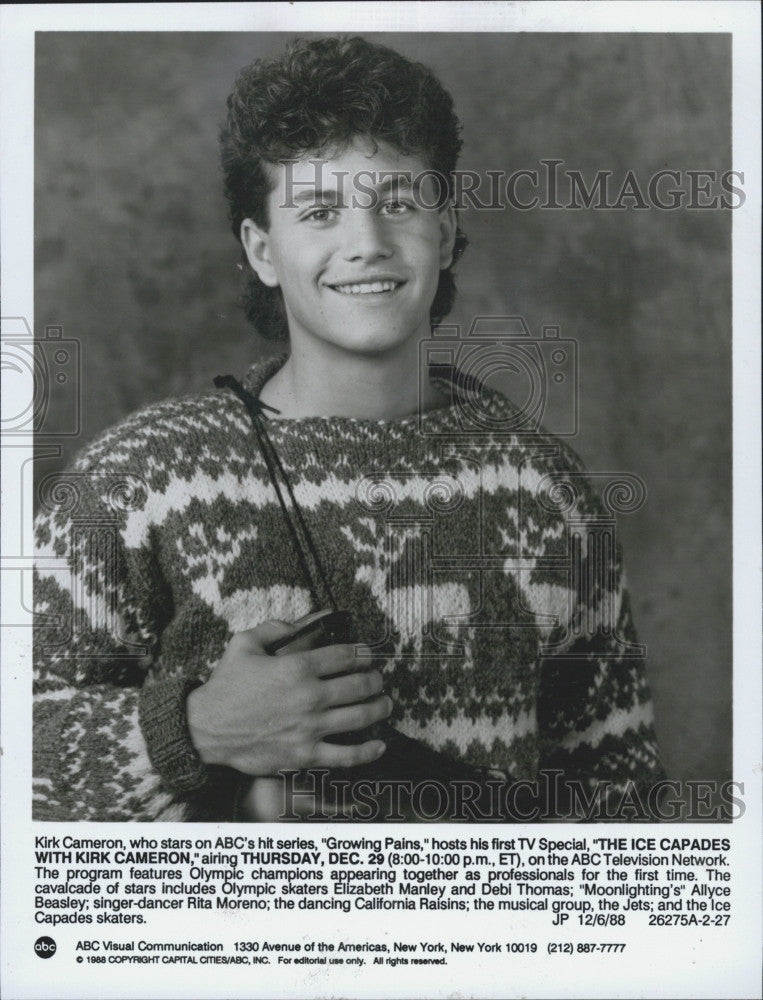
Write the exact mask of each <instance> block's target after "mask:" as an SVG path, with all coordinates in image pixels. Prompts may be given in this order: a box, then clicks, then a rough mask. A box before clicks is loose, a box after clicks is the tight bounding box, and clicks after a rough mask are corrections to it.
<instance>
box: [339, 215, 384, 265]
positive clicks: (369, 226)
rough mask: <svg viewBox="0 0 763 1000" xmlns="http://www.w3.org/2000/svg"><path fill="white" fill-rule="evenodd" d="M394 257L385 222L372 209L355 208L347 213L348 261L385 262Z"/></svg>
mask: <svg viewBox="0 0 763 1000" xmlns="http://www.w3.org/2000/svg"><path fill="white" fill-rule="evenodd" d="M391 255H392V246H391V244H390V240H389V234H388V233H387V232H386V230H385V226H384V221H383V220H382V219H381V218H380V217H379V216H378V215H377V213H376V212H374V211H373V210H372V209H367V208H359V207H355V208H352V209H350V210H349V211H348V212H347V213H346V224H345V232H344V258H345V260H348V261H364V262H365V261H373V260H380V259H381V260H385V259H387V258H388V257H390V256H391Z"/></svg>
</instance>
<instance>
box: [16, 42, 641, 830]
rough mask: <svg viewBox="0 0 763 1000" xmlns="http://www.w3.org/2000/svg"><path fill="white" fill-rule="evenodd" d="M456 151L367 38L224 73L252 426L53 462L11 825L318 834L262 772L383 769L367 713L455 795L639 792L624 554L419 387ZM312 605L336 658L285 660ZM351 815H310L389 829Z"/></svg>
mask: <svg viewBox="0 0 763 1000" xmlns="http://www.w3.org/2000/svg"><path fill="white" fill-rule="evenodd" d="M458 133H459V124H458V120H457V119H456V116H455V114H454V111H453V107H452V102H451V99H450V97H449V96H448V95H447V93H446V92H445V91H444V90H443V89H442V87H441V86H440V84H439V83H438V82H437V80H436V79H435V78H434V77H433V76H432V74H431V73H430V72H429V71H428V70H426V69H425V68H424V67H422V66H419V65H417V64H413V63H411V62H409V61H408V60H406V59H404V58H403V57H401V56H399V55H398V54H396V53H394V52H391V51H390V50H387V49H384V48H381V47H379V46H375V45H372V44H370V43H369V42H367V41H364V40H363V39H358V38H355V39H335V38H324V39H319V40H315V41H309V42H298V43H295V44H294V45H292V46H291V47H290V48H289V49H288V50H287V51H286V52H285V53H283V54H282V55H280V56H278V57H276V58H275V59H273V60H270V61H263V62H259V63H256V64H254V65H253V66H252V67H250V68H249V69H248V70H246V71H245V72H244V73H243V74H242V76H241V77H240V79H239V81H238V82H237V85H236V88H235V89H234V92H233V94H232V95H231V97H230V98H229V102H228V119H227V123H226V126H225V128H224V130H223V135H222V155H223V168H224V172H225V182H226V191H227V195H228V198H229V203H230V210H231V221H232V225H233V229H234V232H235V233H236V235H237V236H238V237H239V238H240V240H241V243H242V246H243V250H244V253H245V256H246V260H247V262H248V265H249V266H250V268H251V270H252V274H253V277H252V288H251V291H250V295H249V300H248V302H249V308H248V312H249V315H250V318H252V319H253V321H254V322H255V323H256V325H257V326H258V328H259V329H260V331H261V332H263V333H264V334H266V335H270V336H273V337H275V338H278V337H284V336H286V335H288V341H289V354H288V356H287V357H281V358H277V359H274V360H271V361H268V362H263V363H260V364H257V365H255V366H254V367H253V369H252V370H251V371H250V372H249V374H248V376H247V379H246V382H245V384H246V391H247V392H248V394H249V395H248V396H244V397H243V398H244V399H245V401H248V404H249V409H247V406H245V405H242V399H241V398H239V397H241V396H243V394H242V393H241V392H239V397H237V395H236V394H234V393H231V392H229V391H228V390H224V391H217V392H212V391H210V392H209V393H207V394H205V395H203V396H200V397H193V398H187V399H181V400H176V401H170V402H167V403H162V404H158V405H156V406H153V407H150V408H148V409H147V410H144V411H142V412H141V413H139V414H137V415H135V416H133V417H132V418H130V419H129V420H127V421H125V422H124V423H123V424H122V425H120V426H119V427H117V428H116V429H114V430H112V431H110V432H107V433H106V434H105V435H103V436H102V437H101V438H100V439H99V440H98V441H96V442H95V443H94V444H93V445H91V446H90V447H89V448H88V449H87V450H86V451H85V452H84V453H83V454H82V455H81V456H80V458H79V459H78V461H77V462H76V463H75V465H74V467H73V469H72V473H71V477H70V478H69V485H70V487H72V488H73V489H74V490H75V491H76V497H74V498H73V499H72V495H71V494H69V495H67V496H66V497H65V498H64V502H63V503H56V502H55V500H56V498H55V497H53V498H51V501H50V502H49V503H48V504H47V511H46V512H45V513H44V514H43V515H42V516H41V517H40V520H39V522H38V526H37V540H38V545H39V547H40V550H41V552H42V553H43V554H47V556H48V558H49V562H48V563H47V564H46V562H45V560H44V559H42V560H41V562H40V575H39V579H38V583H37V601H38V609H39V612H40V615H41V616H45V617H44V618H43V617H41V619H40V628H39V631H38V634H37V636H36V654H37V664H36V681H35V683H36V694H37V717H36V724H35V726H36V728H35V749H36V768H35V774H36V786H35V815H36V816H37V818H51V819H53V818H55V819H75V818H81V819H141V820H146V819H148V820H171V819H211V818H230V817H231V815H232V814H233V811H234V809H235V808H240V809H241V810H242V813H241V814H242V815H243V816H245V817H251V818H261V819H274V818H276V817H278V816H279V815H282V814H284V812H286V813H287V814H290V815H292V814H298V813H301V814H317V815H319V816H321V815H325V813H322V809H323V807H324V805H325V808H327V809H328V808H329V804H328V803H324V802H323V800H322V798H321V793H320V791H318V792H317V794H316V795H314V796H313V797H312V800H311V799H310V796H306V795H302V794H301V793H299V792H298V793H297V794H296V795H293V796H289V795H287V794H286V787H287V784H288V783H287V784H284V783H282V782H281V781H280V779H279V778H277V775H278V774H279V772H281V771H285V770H294V769H307V771H308V774H310V773H312V774H314V773H316V769H318V770H320V769H326V768H330V769H334V768H340V769H342V771H341V774H342V775H343V776H344V778H345V779H347V778H348V776H349V777H350V779H351V776H352V775H353V774H356V775H361V774H362V775H366V776H367V775H368V774H369V770H370V773H371V774H373V773H374V772H373V768H374V767H375V766H376V767H378V768H379V772H378V773H381V774H382V775H383V774H384V767H385V760H386V759H387V754H388V751H387V747H386V745H385V740H386V739H387V736H388V735H389V734H390V730H389V729H387V730H384V731H383V732H384V733H385V740H380V739H379V738H378V737H377V736H375V735H374V733H375V732H378V730H374V729H371V730H368V727H373V726H375V725H376V724H378V723H382V722H384V721H385V720H389V721H390V722H391V723H392V724H393V725H394V727H395V731H396V732H399V733H402V734H403V735H404V736H406V737H409V738H411V739H412V740H414V741H416V742H415V743H412V744H410V746H411V747H413V748H414V749H415V748H416V747H420V748H423V752H424V753H425V754H426V753H431V751H437V752H438V753H439V754H440V756H439V757H437V758H434V757H432V758H426V759H427V760H429V759H436V760H437V762H438V766H442V767H444V768H445V769H446V770H447V769H448V768H449V767H452V769H453V774H454V776H455V775H461V774H463V773H464V771H463V769H464V768H467V769H468V768H469V767H472V768H475V769H476V768H483V769H485V772H484V773H485V774H486V775H487V774H488V773H491V774H495V775H498V776H501V777H502V778H503V779H504V782H505V783H511V782H513V781H521V782H525V783H527V782H530V783H532V782H533V781H536V780H537V779H538V777H539V774H540V773H541V772H543V771H544V770H546V771H548V770H550V771H551V772H560V773H562V774H563V775H564V776H565V777H566V778H569V779H572V780H573V782H574V781H577V782H579V786H578V787H579V789H580V790H582V791H583V792H585V793H586V794H588V793H590V794H594V795H595V794H597V793H598V792H600V791H601V792H602V793H603V794H604V796H605V798H606V796H607V795H608V796H609V797H610V798H612V797H613V796H614V797H616V796H618V795H622V794H623V793H624V792H626V791H627V790H628V789H629V788H632V787H634V784H633V783H635V787H637V788H645V787H648V786H649V785H651V784H652V783H653V782H654V781H655V780H656V779H657V778H658V777H659V776H660V773H661V772H660V766H659V761H658V757H657V752H656V748H655V743H654V735H653V731H652V722H651V706H650V702H649V694H648V689H647V686H646V681H645V674H644V664H643V658H642V657H641V655H640V647H637V646H636V645H635V641H634V638H635V637H634V634H633V628H632V624H631V619H630V612H629V605H628V598H627V594H626V592H625V590H624V586H623V581H622V572H621V566H620V562H619V556H617V555H616V554H615V553H609V554H606V551H605V550H606V545H603V546H599V548H597V547H596V546H597V544H598V542H597V538H598V536H597V535H596V531H597V526H598V525H600V523H601V520H602V519H601V507H600V505H599V503H598V501H597V499H596V498H595V496H594V495H593V492H592V490H591V489H590V486H589V485H588V483H587V481H586V480H585V479H584V478H581V468H580V464H579V462H578V460H577V458H576V457H575V456H574V455H573V454H572V453H571V452H569V450H567V449H566V448H564V447H563V446H562V445H561V444H560V443H559V442H558V441H556V440H554V439H553V438H551V437H549V436H548V435H546V434H544V433H543V432H542V431H541V430H539V429H538V430H537V431H536V433H534V434H532V435H528V434H527V433H523V432H522V419H521V418H522V414H521V413H520V412H519V411H517V409H516V407H514V406H513V405H512V404H511V403H510V402H509V401H508V400H506V399H505V398H503V397H502V396H501V395H500V394H498V393H493V392H489V391H488V390H487V389H485V388H484V387H482V386H480V385H478V384H476V383H474V382H473V381H472V380H469V379H464V378H462V377H460V376H459V375H458V373H457V372H455V371H450V372H449V371H447V370H443V368H442V366H440V368H439V369H438V370H437V371H436V372H432V373H431V374H432V376H433V377H431V378H430V377H428V373H427V372H426V371H425V372H423V373H422V372H421V364H422V362H421V357H422V355H421V345H422V342H423V341H426V340H427V339H428V338H429V336H430V333H431V327H432V325H433V324H436V323H437V322H439V320H441V319H442V318H443V316H445V315H446V314H447V312H448V311H449V309H450V307H451V305H452V301H453V295H454V281H453V275H452V267H453V263H454V260H455V258H456V257H457V256H458V254H459V253H460V252H461V250H463V247H464V245H465V241H464V239H463V237H462V236H461V234H460V233H459V231H458V227H457V223H456V213H455V209H454V207H453V204H452V197H453V172H454V170H455V168H456V161H457V155H458V152H459V148H460V140H459V137H458ZM422 374H423V377H420V376H422ZM434 376H437V377H434ZM477 398H478V399H479V415H480V416H479V419H478V420H475V418H474V405H475V399H477ZM257 400H259V402H257ZM263 406H264V407H266V413H267V414H268V419H267V423H266V427H267V429H266V432H265V434H266V439H267V442H269V445H268V447H272V454H274V455H275V456H276V458H275V459H273V458H272V454H270V457H269V453H268V451H267V448H266V449H265V450H263V448H262V447H261V444H260V443H258V442H261V440H262V439H261V434H262V431H261V430H260V431H259V432H257V431H256V430H255V428H254V427H253V424H252V419H251V417H250V411H251V410H252V409H254V410H255V411H256V410H258V409H259V410H260V411H261V408H262V407H263ZM486 427H487V428H488V429H487V430H486ZM274 462H275V465H274ZM279 464H280V467H282V469H283V471H284V473H285V477H286V480H287V482H288V486H289V487H290V488H291V489H292V491H293V497H294V500H295V502H296V505H297V510H298V512H299V514H300V515H301V517H302V519H303V523H304V525H305V537H306V538H307V539H308V543H309V544H308V547H309V548H310V557H309V560H308V561H310V562H311V563H312V564H313V569H314V570H318V571H320V570H321V569H322V571H323V573H324V574H325V577H326V579H325V587H324V590H325V592H326V594H325V595H322V594H318V593H316V592H315V589H314V587H313V586H312V584H311V580H310V572H309V567H308V570H307V571H306V569H305V558H304V555H301V554H300V551H299V547H298V546H295V544H294V537H293V535H292V533H291V531H290V529H289V526H288V524H287V522H286V520H285V518H284V512H283V510H282V509H281V506H280V505H279V502H278V493H277V491H276V489H275V487H274V483H273V482H272V478H271V477H272V476H273V475H274V472H273V469H274V468H275V469H276V470H277V469H278V466H279ZM125 485H126V486H127V489H125ZM560 488H561V489H572V490H573V492H574V495H575V502H574V504H572V503H568V504H567V505H566V506H565V505H564V504H559V503H558V502H556V500H555V499H554V498H555V497H556V496H557V494H558V491H559V489H560ZM287 489H288V487H287ZM555 491H556V492H555ZM573 528H574V530H572V529H573ZM56 560H58V563H56ZM62 562H63V564H64V566H65V571H64V572H62V565H61V564H62ZM46 565H47V567H48V568H46ZM51 567H52V568H51ZM318 575H319V576H320V572H318ZM324 596H325V598H326V603H327V604H332V605H335V606H336V608H342V609H346V610H348V611H350V612H351V613H352V618H353V622H354V627H355V634H356V637H357V638H358V639H359V640H361V641H362V644H361V645H357V644H354V643H347V642H345V643H337V642H331V643H330V644H329V645H326V646H324V647H322V648H313V643H312V642H310V641H309V640H303V641H301V642H300V641H299V640H296V641H294V642H292V643H291V644H289V643H288V641H287V640H288V639H289V637H291V636H294V635H295V633H296V629H295V626H294V625H290V624H287V623H290V622H295V621H297V620H298V619H300V617H301V616H303V615H305V614H306V613H307V612H309V611H316V610H320V604H321V603H323V598H324ZM62 621H63V622H66V623H69V624H70V625H71V628H70V629H69V632H68V634H67V628H66V626H64V627H60V624H59V627H58V628H57V627H56V622H58V623H60V622H62ZM51 622H52V623H51ZM282 642H286V645H285V646H284V648H282V649H280V650H279V651H278V655H275V646H276V645H277V644H278V643H282ZM372 654H374V655H375V659H373V660H372V658H371V657H372ZM347 733H351V734H354V737H352V738H354V739H355V740H356V742H353V743H348V742H347V741H346V740H343V738H342V737H341V736H340V735H339V734H347ZM337 737H339V741H337ZM425 776H426V775H424V777H425ZM418 777H419V778H421V777H422V775H421V774H419V775H418ZM350 784H352V782H351V780H350ZM288 787H292V786H288ZM316 787H317V786H316ZM376 801H377V800H376V799H374V798H373V797H370V798H369V797H368V796H367V795H366V796H365V798H363V797H361V798H360V799H359V800H358V801H356V800H355V799H353V795H352V792H350V801H349V806H348V803H347V802H346V801H345V802H343V803H340V804H339V805H338V806H337V805H336V804H334V805H332V806H331V807H332V808H334V807H336V808H339V809H340V810H344V812H346V813H348V814H349V815H350V816H355V818H394V817H395V816H396V815H398V813H397V812H396V811H395V809H394V808H390V809H388V810H387V812H386V814H385V813H384V812H382V813H379V812H378V811H377V812H376V813H375V814H374V815H370V814H369V809H370V810H371V812H373V808H372V807H371V806H369V802H371V803H375V802H376ZM411 801H413V802H414V804H413V807H411ZM411 801H409V802H408V807H407V808H406V810H404V814H405V815H406V816H407V817H409V818H417V816H416V812H417V811H416V808H415V793H414V800H411ZM514 801H516V800H514ZM358 802H360V804H361V805H363V806H364V808H365V811H364V810H363V809H357V808H356V806H358ZM449 804H451V803H449ZM540 812H543V810H542V809H541V810H540ZM506 813H507V809H506V800H503V802H502V805H501V806H500V808H498V809H497V811H496V812H494V813H493V814H492V815H489V814H488V815H486V816H484V818H499V817H501V816H504V815H505V814H506ZM508 814H509V815H510V814H511V809H508ZM429 815H431V814H429ZM443 818H447V816H446V815H443ZM453 818H469V813H468V811H467V812H466V814H465V815H463V816H454V817H453ZM473 818H480V817H473ZM514 818H517V819H522V818H535V817H534V815H531V814H528V813H521V812H519V811H517V814H516V815H515V816H514ZM644 818H646V817H644Z"/></svg>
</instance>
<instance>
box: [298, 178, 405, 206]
mask: <svg viewBox="0 0 763 1000" xmlns="http://www.w3.org/2000/svg"><path fill="white" fill-rule="evenodd" d="M385 173H386V171H385ZM346 177H347V175H345V174H342V177H341V179H342V183H341V184H339V185H338V187H337V188H336V189H334V188H331V189H328V190H324V189H323V188H320V187H316V188H309V189H305V188H303V189H302V191H300V192H298V193H295V194H293V195H292V196H291V201H292V202H293V203H294V204H299V205H301V204H303V203H304V202H307V201H309V202H314V203H320V204H336V201H337V195H338V194H340V193H341V194H344V193H345V183H344V182H345V179H346ZM363 180H364V184H365V183H366V182H368V187H366V186H364V187H363V188H360V189H358V188H355V187H350V188H349V192H348V193H350V194H352V193H353V192H354V193H355V194H363V195H365V194H367V191H368V188H370V189H371V190H373V191H374V193H375V194H377V195H384V194H387V193H388V192H390V191H402V192H410V191H412V190H413V187H414V185H413V183H412V181H413V178H412V177H411V172H410V170H408V171H400V173H395V174H394V175H393V176H392V177H385V179H384V180H383V181H382V182H381V183H380V184H377V185H374V184H371V183H370V181H371V178H370V177H367V176H366V177H364V178H363ZM302 183H303V182H301V181H300V186H302ZM304 183H305V184H309V181H305V182H304Z"/></svg>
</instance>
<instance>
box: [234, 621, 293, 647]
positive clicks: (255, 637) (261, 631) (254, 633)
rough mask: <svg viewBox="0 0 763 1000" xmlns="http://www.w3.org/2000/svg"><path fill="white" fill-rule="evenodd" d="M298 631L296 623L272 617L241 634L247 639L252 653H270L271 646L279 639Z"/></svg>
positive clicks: (281, 639) (286, 637)
mask: <svg viewBox="0 0 763 1000" xmlns="http://www.w3.org/2000/svg"><path fill="white" fill-rule="evenodd" d="M296 631H297V627H296V626H295V625H291V624H290V623H289V622H282V621H278V620H276V619H272V620H270V621H266V622H261V623H260V624H259V625H257V626H256V627H255V628H250V629H247V630H246V631H245V632H242V633H240V634H241V636H242V638H244V639H245V640H246V643H247V646H248V648H249V650H250V651H251V652H252V653H261V654H268V653H271V648H270V647H271V646H273V645H275V644H276V643H278V642H279V641H283V640H284V639H288V637H289V636H290V635H292V634H293V633H294V632H296Z"/></svg>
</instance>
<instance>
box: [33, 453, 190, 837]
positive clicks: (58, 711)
mask: <svg viewBox="0 0 763 1000" xmlns="http://www.w3.org/2000/svg"><path fill="white" fill-rule="evenodd" d="M43 492H44V491H43ZM145 499H146V497H145V492H144V491H143V492H142V490H141V485H140V481H139V480H138V479H137V477H132V479H131V477H129V476H128V477H125V476H117V475H115V474H111V473H101V472H93V471H92V470H88V471H86V472H83V471H77V472H72V473H68V474H67V475H66V476H65V477H63V478H62V479H61V480H59V481H58V482H57V484H56V486H55V487H54V489H52V490H50V491H48V494H47V496H45V495H44V496H43V509H42V510H41V512H40V514H39V515H38V517H37V519H36V523H35V541H36V572H35V637H34V797H33V803H34V805H33V813H34V817H35V818H36V819H49V820H75V819H76V820H133V821H141V820H142V821H155V820H167V821H170V820H180V819H185V818H188V811H189V797H188V796H189V793H191V792H193V791H196V790H198V789H201V788H203V787H204V785H205V783H206V781H207V780H208V778H209V774H208V771H207V769H206V768H205V766H204V765H203V763H202V762H201V760H200V759H199V758H198V756H197V755H196V753H195V750H194V748H193V744H192V743H191V741H190V735H189V734H188V731H187V725H186V722H185V698H186V697H187V694H188V693H189V691H190V690H191V689H192V687H193V686H194V685H195V683H197V682H196V681H195V679H194V678H189V677H186V676H182V675H180V676H173V675H169V676H167V675H166V673H165V672H164V671H163V670H162V669H161V660H160V657H159V656H158V654H157V650H158V649H159V645H160V644H159V641H158V639H159V636H158V630H157V628H156V620H157V618H158V617H159V615H158V613H157V612H156V608H155V607H154V605H157V606H161V603H162V599H163V598H162V595H160V594H159V593H158V592H157V585H156V582H155V581H154V582H152V583H149V582H147V580H149V579H150V576H151V575H150V574H143V575H142V577H141V578H140V579H139V580H136V579H135V578H134V577H135V568H136V561H135V560H134V559H131V558H130V556H129V554H128V552H127V551H126V547H125V544H124V529H125V525H126V524H127V522H128V519H129V517H130V516H131V515H135V514H136V513H137V514H139V513H140V509H141V506H142V504H144V503H145ZM136 594H140V597H139V598H138V597H136ZM144 729H145V732H144Z"/></svg>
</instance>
